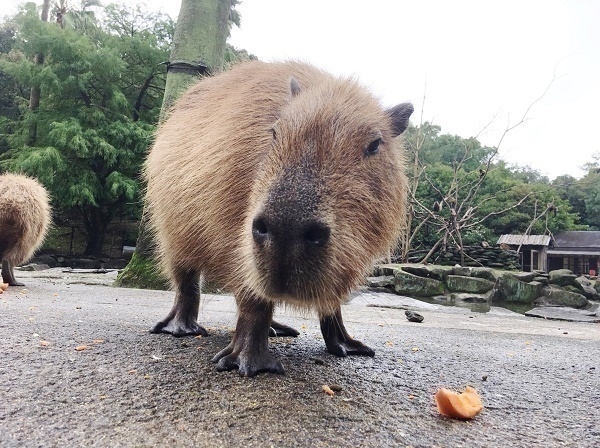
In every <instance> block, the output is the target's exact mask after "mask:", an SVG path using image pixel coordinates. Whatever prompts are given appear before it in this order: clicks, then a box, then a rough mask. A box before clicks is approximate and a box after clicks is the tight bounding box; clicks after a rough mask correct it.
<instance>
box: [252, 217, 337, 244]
mask: <svg viewBox="0 0 600 448" xmlns="http://www.w3.org/2000/svg"><path fill="white" fill-rule="evenodd" d="M330 236H331V229H330V227H329V226H328V225H327V224H326V223H324V222H323V221H321V220H318V219H310V220H298V219H293V218H292V219H288V220H285V221H281V220H276V219H272V218H271V217H270V216H269V214H266V213H260V214H259V215H258V216H256V217H255V218H254V220H253V221H252V238H253V239H254V244H256V245H257V246H258V247H260V248H264V247H266V246H271V247H272V249H273V250H275V251H282V250H284V249H285V247H286V246H292V245H295V246H299V247H300V248H302V249H304V250H310V249H312V248H315V247H324V246H325V245H326V244H327V242H328V241H329V237H330ZM302 249H301V250H302Z"/></svg>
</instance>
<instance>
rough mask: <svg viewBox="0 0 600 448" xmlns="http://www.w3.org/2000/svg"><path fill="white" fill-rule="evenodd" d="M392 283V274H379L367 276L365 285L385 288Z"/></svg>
mask: <svg viewBox="0 0 600 448" xmlns="http://www.w3.org/2000/svg"><path fill="white" fill-rule="evenodd" d="M393 285H394V276H393V275H380V276H378V277H367V286H368V287H370V288H385V287H386V286H393Z"/></svg>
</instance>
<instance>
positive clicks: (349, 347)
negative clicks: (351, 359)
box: [325, 339, 375, 358]
mask: <svg viewBox="0 0 600 448" xmlns="http://www.w3.org/2000/svg"><path fill="white" fill-rule="evenodd" d="M325 345H326V346H327V351H328V352H329V353H331V354H332V355H335V356H339V357H340V358H343V357H345V356H352V355H357V356H375V351H374V350H373V349H372V348H371V347H369V346H367V345H365V344H363V343H362V342H360V341H357V340H356V339H350V340H346V341H325Z"/></svg>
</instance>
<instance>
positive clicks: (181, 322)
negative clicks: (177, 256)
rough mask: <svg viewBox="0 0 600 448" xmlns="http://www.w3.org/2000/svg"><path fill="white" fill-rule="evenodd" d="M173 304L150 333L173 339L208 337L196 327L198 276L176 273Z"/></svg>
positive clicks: (198, 304) (188, 272)
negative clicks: (166, 334)
mask: <svg viewBox="0 0 600 448" xmlns="http://www.w3.org/2000/svg"><path fill="white" fill-rule="evenodd" d="M173 283H174V284H175V303H174V304H173V308H172V309H171V311H170V312H169V314H168V315H167V317H165V318H164V319H163V320H161V321H160V322H158V323H157V324H156V325H154V327H152V328H151V329H150V333H169V334H172V335H173V336H175V337H181V336H197V335H202V336H208V333H207V332H206V330H205V329H204V328H203V327H202V326H200V325H198V311H199V309H200V275H199V274H198V273H196V272H192V271H184V270H180V271H176V273H175V277H174V279H173Z"/></svg>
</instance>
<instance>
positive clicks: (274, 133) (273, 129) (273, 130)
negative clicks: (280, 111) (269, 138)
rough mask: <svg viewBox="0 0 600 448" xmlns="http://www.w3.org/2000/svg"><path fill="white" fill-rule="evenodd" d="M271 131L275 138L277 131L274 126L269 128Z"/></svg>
mask: <svg viewBox="0 0 600 448" xmlns="http://www.w3.org/2000/svg"><path fill="white" fill-rule="evenodd" d="M271 133H272V134H273V138H274V139H276V138H277V131H276V130H275V128H271Z"/></svg>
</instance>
